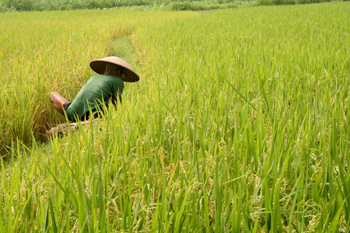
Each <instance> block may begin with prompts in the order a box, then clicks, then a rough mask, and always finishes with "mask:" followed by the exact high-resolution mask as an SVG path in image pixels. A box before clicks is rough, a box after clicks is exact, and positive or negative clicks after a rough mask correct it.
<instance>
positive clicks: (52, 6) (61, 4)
mask: <svg viewBox="0 0 350 233" xmlns="http://www.w3.org/2000/svg"><path fill="white" fill-rule="evenodd" d="M245 3H247V2H246V1H240V0H218V1H217V2H216V1H214V2H213V1H207V0H199V1H193V0H182V1H171V0H58V1H51V0H0V12H1V11H52V10H76V9H103V8H119V7H137V6H144V7H145V8H149V7H151V8H164V9H171V10H208V9H219V8H221V9H223V8H231V7H235V6H236V5H241V4H245Z"/></svg>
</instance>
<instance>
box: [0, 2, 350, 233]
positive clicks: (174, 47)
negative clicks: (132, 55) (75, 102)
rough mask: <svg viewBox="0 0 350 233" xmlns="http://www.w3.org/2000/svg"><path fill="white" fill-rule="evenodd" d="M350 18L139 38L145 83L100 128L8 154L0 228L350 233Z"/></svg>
mask: <svg viewBox="0 0 350 233" xmlns="http://www.w3.org/2000/svg"><path fill="white" fill-rule="evenodd" d="M349 10H350V5H349V4H322V5H310V6H293V7H259V8H245V9H236V10H230V11H220V12H213V13H212V14H205V15H202V16H197V17H195V18H192V19H191V20H188V19H187V20H178V21H175V22H168V23H167V24H165V25H157V26H151V27H147V28H140V30H137V31H135V32H134V33H133V34H132V36H131V41H132V42H133V44H134V46H135V49H136V52H137V55H138V59H139V62H140V63H141V64H142V65H141V66H140V69H139V72H140V73H141V74H142V77H143V78H142V79H141V81H140V83H139V84H136V85H128V86H127V92H126V93H125V97H124V100H125V101H124V102H123V106H119V107H118V111H117V112H115V111H112V112H110V113H111V114H109V115H108V116H107V117H106V118H104V119H103V121H102V122H96V123H95V124H94V125H91V126H89V127H87V128H86V129H85V130H81V131H79V132H77V133H74V134H69V135H68V136H65V137H63V138H62V139H56V138H55V139H53V140H52V141H50V143H49V144H47V145H44V146H37V145H36V144H33V145H32V146H31V147H30V149H29V150H24V151H27V152H22V153H20V152H18V154H15V152H16V150H14V152H13V153H14V154H13V156H14V157H16V158H14V159H13V160H10V162H8V165H7V166H3V168H2V171H1V172H2V173H1V189H0V190H1V192H2V196H3V206H4V208H3V209H0V214H1V218H0V219H2V221H3V222H4V223H5V224H0V227H2V229H3V231H8V232H9V231H11V230H12V231H16V230H18V229H21V230H22V229H25V227H27V226H28V224H29V226H30V228H31V229H33V231H34V230H38V229H40V230H41V229H44V230H45V229H48V230H50V231H51V230H52V231H54V229H55V228H57V229H66V230H67V231H75V232H78V231H79V232H81V231H107V232H113V231H115V232H122V231H144V232H150V231H152V230H153V231H159V232H169V231H176V232H190V231H203V232H212V231H216V232H267V231H271V232H284V231H286V232H292V231H298V232H308V231H317V232H328V231H337V230H339V229H340V230H341V231H345V232H346V231H348V230H349V226H350V219H349V212H350V211H349V208H350V203H349V198H348V197H349V188H350V187H349V185H348V183H349V182H348V181H349V172H348V168H349V136H350V128H349V121H348V114H349V109H350V108H349V107H350V103H349V101H348V93H349V64H350V63H349V54H350V50H349V49H350V48H349V46H348V45H349V44H350V43H349V42H350V41H349V37H348V35H349V33H350V23H349V22H350V20H349V17H350V14H349V12H350V11H349ZM86 69H88V68H86ZM68 73H69V72H68ZM233 87H234V88H233ZM67 88H68V87H67ZM75 88H77V89H78V87H77V86H75ZM239 93H241V95H243V96H244V98H242V96H241V95H240V94H239ZM252 105H253V106H254V107H255V109H254V108H253V107H252ZM18 147H19V148H20V145H18ZM15 223H16V224H15ZM25 223H28V224H26V225H25ZM55 226H56V227H55Z"/></svg>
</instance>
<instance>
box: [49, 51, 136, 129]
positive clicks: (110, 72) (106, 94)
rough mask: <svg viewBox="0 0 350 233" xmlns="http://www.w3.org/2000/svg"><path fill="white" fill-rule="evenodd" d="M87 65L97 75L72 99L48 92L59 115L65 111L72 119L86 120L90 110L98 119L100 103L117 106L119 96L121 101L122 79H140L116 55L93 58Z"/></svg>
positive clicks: (124, 80)
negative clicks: (70, 100)
mask: <svg viewBox="0 0 350 233" xmlns="http://www.w3.org/2000/svg"><path fill="white" fill-rule="evenodd" d="M90 67H91V69H93V70H94V71H95V72H96V73H98V75H95V76H93V77H91V78H90V80H89V81H88V82H87V83H86V84H85V85H84V86H83V87H82V88H81V90H80V91H79V93H78V94H77V96H76V97H75V99H74V100H73V101H72V102H69V101H68V100H66V99H65V98H64V97H63V96H61V95H60V94H59V93H57V92H51V93H50V96H49V99H50V101H51V103H52V104H53V106H54V107H55V108H56V109H57V110H58V111H59V112H60V113H61V114H62V115H65V113H66V114H67V117H68V119H69V120H70V121H72V122H76V121H78V120H80V121H85V120H89V118H90V117H91V115H90V112H91V113H92V115H93V117H94V118H97V117H98V116H99V115H100V113H101V112H103V110H102V105H103V104H105V105H106V106H108V104H109V103H113V104H114V105H116V102H117V100H118V99H119V101H120V103H121V102H122V97H121V94H122V93H123V90H124V82H137V81H139V79H140V78H139V76H138V75H137V74H136V73H135V71H134V70H133V69H132V68H131V67H130V65H129V64H128V63H127V62H126V61H125V60H123V59H121V58H119V57H114V56H112V57H105V58H101V59H97V60H93V61H91V62H90Z"/></svg>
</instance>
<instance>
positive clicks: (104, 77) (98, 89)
mask: <svg viewBox="0 0 350 233" xmlns="http://www.w3.org/2000/svg"><path fill="white" fill-rule="evenodd" d="M123 89H124V82H123V80H122V79H121V78H118V77H116V76H113V75H109V74H100V75H96V76H93V77H91V78H90V80H89V81H88V82H87V83H86V84H85V85H84V86H83V87H82V88H81V90H80V91H79V93H78V95H77V96H76V97H75V99H74V100H73V101H72V103H71V105H69V107H68V108H67V110H66V113H67V116H68V118H69V119H70V120H74V119H75V118H76V117H82V116H84V115H85V113H86V112H88V111H89V109H91V110H94V109H96V108H97V107H98V106H101V105H102V102H104V103H105V104H107V99H108V98H109V97H111V96H113V99H114V100H115V101H117V99H118V96H119V99H120V101H121V96H120V95H121V94H122V92H123Z"/></svg>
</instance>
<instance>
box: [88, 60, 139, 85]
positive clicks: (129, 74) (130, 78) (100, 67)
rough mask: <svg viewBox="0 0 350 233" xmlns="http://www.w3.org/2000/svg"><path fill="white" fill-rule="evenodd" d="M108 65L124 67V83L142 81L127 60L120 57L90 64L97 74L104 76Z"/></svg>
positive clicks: (94, 61)
mask: <svg viewBox="0 0 350 233" xmlns="http://www.w3.org/2000/svg"><path fill="white" fill-rule="evenodd" d="M107 64H114V65H118V66H122V67H124V73H125V74H126V75H125V76H124V75H123V76H124V77H122V78H121V79H123V81H124V82H137V81H139V80H140V77H139V76H138V75H137V74H136V73H135V71H134V70H133V69H132V68H131V67H130V65H129V64H128V63H127V62H126V61H125V60H123V59H121V58H119V57H114V56H112V57H104V58H101V59H97V60H93V61H91V62H90V67H91V69H93V70H94V71H95V72H96V73H99V74H103V73H104V69H105V68H106V66H107Z"/></svg>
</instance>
